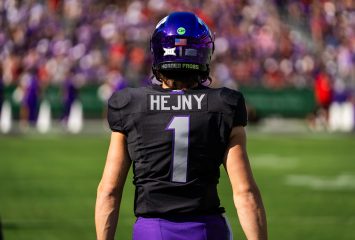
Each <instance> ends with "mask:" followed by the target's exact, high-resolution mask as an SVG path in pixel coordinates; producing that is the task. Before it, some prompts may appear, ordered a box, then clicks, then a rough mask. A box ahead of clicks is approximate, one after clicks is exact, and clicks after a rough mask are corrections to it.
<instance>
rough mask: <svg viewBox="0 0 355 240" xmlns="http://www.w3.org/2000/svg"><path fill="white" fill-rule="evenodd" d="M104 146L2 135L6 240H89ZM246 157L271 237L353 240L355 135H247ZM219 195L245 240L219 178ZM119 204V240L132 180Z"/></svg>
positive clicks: (0, 200) (90, 139) (0, 205)
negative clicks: (260, 195) (264, 211)
mask: <svg viewBox="0 0 355 240" xmlns="http://www.w3.org/2000/svg"><path fill="white" fill-rule="evenodd" d="M108 141H109V137H108V135H81V136H72V135H57V136H39V135H31V136H0V218H1V221H2V232H3V237H4V239H5V240H22V239H24V240H31V239H44V240H51V239H69V240H70V239H95V232H94V204H95V197H96V187H97V184H98V181H99V178H100V175H101V172H102V168H103V165H104V160H105V154H106V149H107V146H108ZM248 151H249V156H250V160H251V163H252V167H253V169H254V175H255V178H256V180H257V182H258V184H259V186H260V189H261V192H262V195H263V199H264V203H265V207H266V210H267V216H268V223H269V235H270V239H282V240H292V239H295V240H296V239H297V240H300V239H307V240H311V239H322V240H326V239H329V240H334V239H337V240H340V239H355V136H353V135H330V134H316V135H313V134H257V133H255V132H252V133H251V134H249V144H248ZM222 172H223V171H222ZM219 192H220V196H221V199H222V203H223V205H224V206H225V207H226V209H227V216H228V218H229V221H230V223H231V224H232V227H233V230H234V236H235V238H234V239H245V237H244V235H243V233H242V231H241V229H240V227H239V224H238V221H237V218H236V214H235V210H234V207H233V203H232V201H231V199H232V197H231V191H230V187H229V184H228V180H227V178H226V176H225V174H224V173H223V174H222V178H221V184H220V188H219ZM123 198H124V200H123V203H122V209H121V215H120V223H119V228H118V232H117V239H120V240H125V239H130V236H131V227H132V224H133V222H134V220H135V219H134V216H133V213H132V211H133V210H132V209H133V188H132V184H131V176H130V179H129V181H128V185H127V187H126V188H125V193H124V196H123ZM0 238H1V237H0Z"/></svg>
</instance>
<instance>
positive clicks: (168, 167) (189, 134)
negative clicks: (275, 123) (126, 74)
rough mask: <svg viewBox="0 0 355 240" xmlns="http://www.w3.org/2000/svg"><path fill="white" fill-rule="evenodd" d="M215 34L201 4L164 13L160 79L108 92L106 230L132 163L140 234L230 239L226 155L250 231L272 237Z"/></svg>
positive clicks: (100, 197)
mask: <svg viewBox="0 0 355 240" xmlns="http://www.w3.org/2000/svg"><path fill="white" fill-rule="evenodd" d="M213 50H214V41H213V36H212V34H211V32H210V30H209V28H208V27H207V26H206V24H205V23H204V22H203V21H202V20H201V19H200V18H198V17H197V16H196V15H194V14H193V13H188V12H176V13H172V14H170V15H169V16H167V17H166V18H164V19H162V20H161V21H160V22H159V23H158V25H157V26H156V29H155V31H154V33H153V36H152V38H151V51H152V55H153V67H152V69H153V73H154V75H155V77H156V79H157V80H159V81H160V82H161V85H154V84H153V85H151V86H149V87H142V88H135V89H134V88H127V89H124V90H121V91H118V92H115V93H114V94H113V96H112V97H111V98H110V100H109V102H108V107H109V110H108V121H109V124H110V128H111V130H112V131H113V132H112V135H111V143H110V146H109V150H108V155H107V159H106V166H105V169H104V172H103V176H102V179H101V182H100V184H99V187H98V194H97V200H96V210H95V211H96V212H95V222H96V232H97V238H98V239H100V240H103V239H114V234H115V230H116V224H117V221H118V214H119V208H120V202H121V196H122V191H123V186H124V184H125V181H126V176H127V173H128V171H129V168H130V166H131V164H133V173H134V185H135V202H134V212H135V215H136V216H137V221H136V222H135V224H134V229H133V239H134V240H173V239H180V240H183V239H186V240H203V239H205V240H207V239H208V240H227V239H232V236H231V230H230V228H229V227H228V223H227V221H226V219H225V217H224V215H223V213H224V209H223V207H221V205H220V200H219V197H218V194H217V184H218V180H219V176H220V172H219V168H220V165H222V164H223V165H224V167H225V169H226V171H227V173H228V176H229V178H230V182H231V185H232V188H233V200H234V203H235V206H236V208H237V211H238V216H239V219H240V223H241V225H242V228H243V230H244V232H245V234H246V236H247V238H248V239H254V240H255V239H267V228H266V217H265V211H264V207H263V204H262V200H261V196H260V193H259V190H258V187H257V185H256V183H255V181H254V179H253V176H252V172H251V168H250V165H249V161H248V157H247V152H246V136H245V131H244V126H245V125H246V124H247V116H246V108H245V103H244V98H243V96H242V94H241V93H239V92H237V91H234V90H230V89H227V88H220V89H212V88H209V87H206V86H204V85H203V84H202V83H203V82H205V81H207V80H210V78H209V64H210V61H211V55H212V53H213Z"/></svg>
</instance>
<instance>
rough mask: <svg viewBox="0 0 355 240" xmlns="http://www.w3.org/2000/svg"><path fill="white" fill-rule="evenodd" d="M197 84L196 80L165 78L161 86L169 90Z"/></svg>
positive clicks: (192, 86)
mask: <svg viewBox="0 0 355 240" xmlns="http://www.w3.org/2000/svg"><path fill="white" fill-rule="evenodd" d="M197 86H198V83H197V82H181V81H173V80H165V81H163V82H162V88H164V89H171V90H187V89H190V88H194V87H197Z"/></svg>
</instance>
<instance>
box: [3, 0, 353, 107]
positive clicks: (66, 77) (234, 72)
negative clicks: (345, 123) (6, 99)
mask: <svg viewBox="0 0 355 240" xmlns="http://www.w3.org/2000/svg"><path fill="white" fill-rule="evenodd" d="M171 11H193V12H195V13H196V14H197V15H198V16H199V17H200V18H202V19H203V20H204V21H205V22H206V23H207V24H208V25H209V26H210V28H211V30H212V32H214V34H215V45H216V50H215V53H214V56H213V62H212V69H211V70H212V71H211V76H212V79H213V82H212V86H228V87H231V88H238V87H243V86H263V87H266V88H272V89H282V88H285V87H296V88H302V87H315V88H316V91H315V93H316V97H317V100H318V102H319V103H320V104H321V105H325V106H326V105H329V103H330V101H331V100H333V99H334V98H338V99H348V98H350V97H351V96H352V95H354V91H355V68H354V65H355V64H354V63H355V3H354V1H352V0H299V1H294V0H273V1H272V0H270V1H269V0H268V1H267V0H194V1H187V0H148V1H142V0H135V1H127V0H126V1H124V0H120V1H118V0H117V1H114V0H111V1H109V0H101V1H99V0H48V1H46V0H26V1H25V0H23V1H21V0H2V1H0V89H2V88H3V87H2V86H8V85H16V86H18V89H20V90H21V89H22V90H23V91H17V94H14V97H15V98H17V99H18V101H19V102H20V101H24V99H26V101H27V102H31V101H33V102H34V103H29V104H32V105H33V104H36V103H35V102H36V101H37V100H36V91H37V89H45V88H46V86H48V85H58V86H64V87H65V88H67V94H66V98H67V99H66V100H64V102H67V103H68V104H69V105H70V104H71V103H72V102H73V99H74V98H75V89H77V88H80V86H83V85H87V84H97V85H101V86H102V87H101V88H100V91H99V94H100V96H101V98H102V99H107V97H108V96H109V95H110V94H111V92H112V91H114V90H115V89H121V88H124V87H126V86H141V85H145V84H147V83H149V81H150V77H151V75H152V74H151V68H150V67H151V64H150V61H151V56H150V50H149V39H150V35H151V33H152V31H153V30H154V28H155V24H156V23H157V22H158V21H159V20H160V19H162V18H163V17H164V16H166V15H168V14H169V13H170V12H171ZM31 89H32V90H31ZM73 89H74V90H73ZM31 93H32V95H33V96H32V95H31ZM0 98H1V93H0ZM31 99H32V100H31Z"/></svg>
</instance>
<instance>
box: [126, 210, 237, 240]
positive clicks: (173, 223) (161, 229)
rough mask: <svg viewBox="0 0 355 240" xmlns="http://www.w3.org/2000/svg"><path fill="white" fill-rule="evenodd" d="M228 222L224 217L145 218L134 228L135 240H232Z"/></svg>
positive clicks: (141, 218)
mask: <svg viewBox="0 0 355 240" xmlns="http://www.w3.org/2000/svg"><path fill="white" fill-rule="evenodd" d="M232 239H233V237H232V232H231V229H230V227H229V224H228V221H227V220H226V219H225V217H224V216H222V215H213V216H199V217H179V218H143V217H139V218H138V219H137V221H136V223H135V224H134V226H133V240H232Z"/></svg>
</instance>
